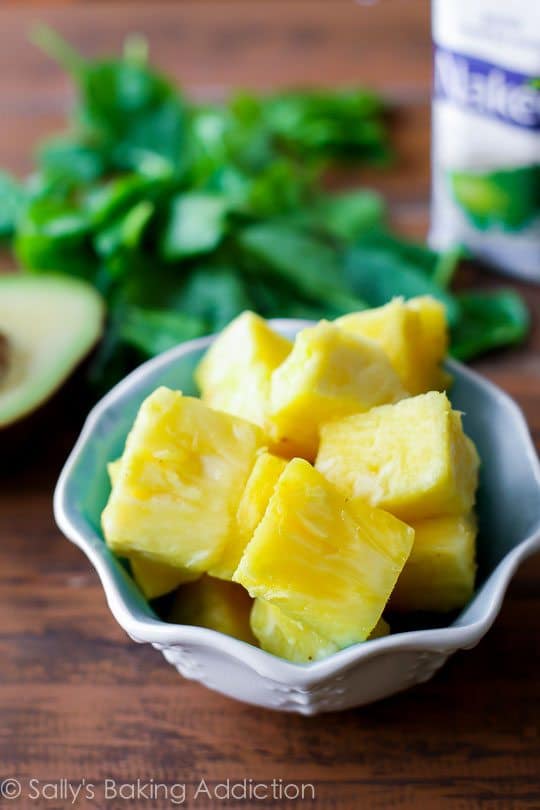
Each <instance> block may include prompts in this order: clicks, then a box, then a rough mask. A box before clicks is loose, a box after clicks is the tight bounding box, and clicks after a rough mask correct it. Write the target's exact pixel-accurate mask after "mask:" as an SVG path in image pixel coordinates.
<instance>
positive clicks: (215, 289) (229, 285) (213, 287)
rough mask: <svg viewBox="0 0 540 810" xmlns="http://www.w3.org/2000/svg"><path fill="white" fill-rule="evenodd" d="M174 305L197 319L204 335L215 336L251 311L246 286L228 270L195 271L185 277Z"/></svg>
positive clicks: (251, 301)
mask: <svg viewBox="0 0 540 810" xmlns="http://www.w3.org/2000/svg"><path fill="white" fill-rule="evenodd" d="M174 302H175V305H176V306H177V307H178V308H179V309H181V310H182V311H184V312H188V313H189V314H190V315H192V316H194V317H197V318H199V319H201V320H202V321H203V322H204V324H205V332H206V333H211V332H219V330H220V329H223V328H224V327H225V326H227V324H228V323H229V322H230V321H231V320H232V319H233V318H235V317H236V316H237V315H239V314H240V313H241V312H243V311H244V310H245V309H251V308H252V307H253V300H252V298H251V297H250V295H249V292H248V290H247V287H246V283H245V281H244V279H243V278H242V276H241V275H240V273H239V272H238V271H237V270H236V269H234V268H232V267H224V266H221V265H217V266H215V267H212V266H207V267H204V266H202V267H197V268H195V269H194V270H193V272H192V273H191V274H190V275H189V276H188V277H187V279H186V281H185V282H184V284H183V286H182V288H181V290H180V292H179V293H178V295H176V296H175V299H174Z"/></svg>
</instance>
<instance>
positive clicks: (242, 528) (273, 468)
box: [209, 452, 287, 579]
mask: <svg viewBox="0 0 540 810" xmlns="http://www.w3.org/2000/svg"><path fill="white" fill-rule="evenodd" d="M286 466H287V462H286V461H285V460H284V459H282V458H279V457H278V456H274V455H272V454H271V453H266V452H263V453H261V454H260V455H259V456H258V457H257V460H256V462H255V465H254V467H253V470H252V471H251V475H250V476H249V478H248V481H247V484H246V487H245V489H244V493H243V495H242V498H241V500H240V505H239V507H238V512H237V514H236V530H235V531H234V532H232V533H231V537H230V539H229V541H228V543H227V546H226V547H225V551H224V553H223V556H222V557H221V559H220V560H219V562H218V563H217V564H216V565H214V567H213V568H211V569H210V571H209V573H210V574H211V575H212V576H214V577H219V578H220V579H232V576H233V574H234V572H235V571H236V568H237V567H238V563H239V562H240V558H241V556H242V554H243V553H244V549H245V547H246V546H247V544H248V543H249V541H250V540H251V538H252V537H253V533H254V532H255V529H256V528H257V526H258V525H259V523H260V522H261V520H262V518H263V515H264V513H265V511H266V507H267V506H268V502H269V500H270V498H271V496H272V493H273V492H274V487H275V485H276V483H277V480H278V478H279V476H280V475H281V473H282V472H283V470H284V469H285V467H286Z"/></svg>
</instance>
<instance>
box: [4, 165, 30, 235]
mask: <svg viewBox="0 0 540 810" xmlns="http://www.w3.org/2000/svg"><path fill="white" fill-rule="evenodd" d="M25 202H26V193H25V190H24V188H23V186H22V185H20V184H19V183H18V182H17V181H16V180H15V178H13V177H11V175H9V174H6V172H0V239H7V238H9V237H11V236H12V235H13V233H14V232H15V229H16V227H17V222H18V220H19V217H20V216H21V214H22V211H23V208H24V205H25Z"/></svg>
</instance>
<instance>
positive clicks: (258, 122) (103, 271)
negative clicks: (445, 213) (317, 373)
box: [0, 28, 528, 389]
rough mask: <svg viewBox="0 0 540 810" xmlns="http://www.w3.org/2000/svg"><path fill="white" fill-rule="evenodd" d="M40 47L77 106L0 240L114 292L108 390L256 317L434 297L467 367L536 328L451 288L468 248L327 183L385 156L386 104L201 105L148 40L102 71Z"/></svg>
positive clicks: (289, 98) (15, 186)
mask: <svg viewBox="0 0 540 810" xmlns="http://www.w3.org/2000/svg"><path fill="white" fill-rule="evenodd" d="M35 39H36V40H37V41H38V44H39V45H40V46H41V47H42V48H43V49H45V50H46V51H47V52H48V53H49V54H50V55H52V56H53V57H54V58H56V59H57V60H58V61H59V62H60V63H61V64H62V65H63V66H64V67H65V68H66V69H67V70H68V71H69V73H70V74H71V76H72V78H73V80H74V82H75V83H76V86H77V90H78V100H77V103H76V106H75V109H74V111H73V115H72V121H71V124H70V127H69V130H68V131H67V133H66V134H65V135H62V136H61V137H57V138H54V139H53V140H50V141H48V142H47V143H45V144H43V145H42V146H41V147H40V148H39V150H38V152H37V156H36V163H37V166H36V171H35V173H34V174H33V175H32V176H31V177H30V178H28V179H27V180H26V181H25V182H23V183H19V182H18V181H16V180H15V179H14V178H12V177H10V176H9V175H7V174H0V237H1V238H3V239H5V240H6V241H8V242H9V244H11V245H12V247H13V250H14V252H15V255H16V257H17V259H18V261H19V262H20V264H21V265H22V266H23V268H25V269H26V270H28V271H31V272H43V271H56V272H59V273H66V274H69V275H76V276H81V277H84V278H86V279H88V280H89V281H90V282H91V283H93V284H94V285H95V286H96V287H97V288H98V289H99V290H100V291H101V292H102V294H103V295H104V296H105V298H106V300H107V303H108V308H109V317H108V325H107V331H106V335H105V339H104V340H103V342H102V344H101V348H100V351H99V353H98V355H97V357H96V358H95V361H94V366H93V371H92V373H93V378H94V381H95V382H96V383H97V384H98V385H99V387H100V388H102V389H104V388H107V387H109V386H110V385H111V384H112V383H114V382H115V381H116V380H117V379H118V378H119V377H120V376H122V375H123V374H124V373H125V372H126V371H127V370H128V369H129V368H130V367H132V366H133V365H134V364H136V363H137V362H138V361H139V360H140V359H141V357H148V356H152V355H154V354H156V353H158V352H161V351H163V350H164V349H167V348H169V347H171V346H174V345H175V344H177V343H178V342H179V341H182V340H185V339H188V338H192V337H196V336H198V335H202V334H207V333H210V332H215V331H218V330H219V329H221V328H222V327H224V326H225V325H226V324H227V323H228V322H229V321H230V320H231V319H232V318H233V317H234V316H235V315H237V314H238V313H239V312H241V311H242V310H244V309H248V308H249V309H253V310H256V311H258V312H260V313H261V314H263V315H265V316H268V317H273V316H280V317H305V318H321V317H330V318H332V317H335V316H338V315H341V314H343V313H346V312H350V311H354V310H359V309H362V308H365V307H370V306H377V305H380V304H383V303H385V302H387V301H389V300H390V299H391V298H392V297H393V296H396V295H399V296H404V297H406V298H407V297H412V296H415V295H423V294H431V295H434V296H435V297H436V298H438V299H440V300H441V301H443V303H444V304H445V306H446V309H447V313H448V318H449V322H450V324H451V329H452V352H453V354H454V355H455V356H457V357H460V358H463V359H467V358H470V357H473V356H474V355H475V354H478V353H479V352H483V351H486V350H488V349H492V348H494V347H496V346H501V345H505V344H509V343H514V342H516V341H519V340H521V339H522V338H523V336H524V335H525V334H526V331H527V323H528V318H527V312H526V310H525V308H524V306H523V304H522V302H521V299H520V298H519V297H518V296H517V295H516V294H515V293H512V292H506V291H503V292H496V293H490V294H487V293H480V292H477V293H474V294H470V293H467V294H454V293H452V292H450V289H449V286H450V283H451V280H452V277H453V274H454V271H455V269H456V266H457V263H458V261H459V252H458V251H451V252H448V253H442V254H439V253H436V252H434V251H432V250H430V249H428V248H427V247H425V246H423V245H419V244H415V243H411V242H408V241H406V240H404V239H402V238H401V237H398V236H396V235H395V234H392V233H391V232H390V231H389V229H388V227H387V225H386V224H385V206H384V204H383V201H382V200H381V198H380V197H379V196H378V195H377V194H376V193H374V192H372V191H369V190H365V189H356V190H351V191H348V192H346V193H340V194H329V193H327V192H326V191H325V190H324V183H323V179H324V178H323V175H324V170H325V168H326V167H327V166H328V164H329V163H330V162H335V161H354V162H355V163H358V162H366V163H369V164H383V163H385V162H387V160H388V157H389V145H388V137H387V131H386V127H385V122H384V113H385V110H384V107H383V103H382V101H381V99H380V98H379V97H378V96H377V95H375V94H373V93H371V92H369V91H366V90H362V89H360V90H343V91H331V92H323V91H320V92H313V91H309V92H308V91H302V92H288V93H280V94H277V95H272V96H268V97H258V96H254V95H248V94H240V95H236V96H233V97H232V98H230V99H229V100H228V101H227V102H225V103H221V104H209V105H200V104H195V103H193V102H191V101H188V100H187V99H186V98H185V97H184V96H183V95H182V94H181V93H180V92H179V91H178V89H177V88H176V87H175V86H174V85H173V84H172V83H171V82H170V81H169V80H168V79H167V78H166V77H164V76H161V75H159V74H158V73H156V72H154V71H153V70H151V69H150V68H149V67H148V64H147V53H146V45H145V43H144V41H143V40H141V39H140V38H137V37H132V38H130V39H129V40H128V41H127V43H126V47H125V50H124V54H123V56H122V58H120V59H106V60H96V61H87V60H86V59H84V58H83V57H81V56H80V55H79V54H78V53H76V52H75V51H74V50H73V49H72V48H71V47H70V46H69V45H68V44H67V43H66V42H64V41H63V40H62V39H60V38H59V37H58V35H57V34H55V33H54V32H52V31H51V30H50V29H45V28H41V29H39V30H38V31H37V32H36V35H35Z"/></svg>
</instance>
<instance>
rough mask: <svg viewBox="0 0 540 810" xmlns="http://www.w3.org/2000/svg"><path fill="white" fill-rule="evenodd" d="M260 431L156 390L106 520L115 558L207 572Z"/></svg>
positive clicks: (136, 429) (135, 431) (228, 527)
mask: <svg viewBox="0 0 540 810" xmlns="http://www.w3.org/2000/svg"><path fill="white" fill-rule="evenodd" d="M263 444H264V437H263V434H262V431H261V430H260V428H258V427H257V426H256V425H252V424H250V423H249V422H246V421H245V420H243V419H239V418H237V417H234V416H230V415H229V414H225V413H221V412H218V411H213V410H211V409H210V408H208V407H207V406H206V405H204V403H202V402H200V400H198V399H193V398H192V397H183V396H182V394H181V393H180V392H178V391H171V390H170V389H168V388H158V389H157V390H156V391H154V393H153V394H151V395H150V396H149V397H148V398H147V399H146V400H145V401H144V402H143V404H142V405H141V408H140V410H139V413H138V414H137V418H136V420H135V424H134V425H133V428H132V430H131V433H130V434H129V436H128V438H127V442H126V448H125V450H124V454H123V456H122V464H121V466H120V469H119V472H118V478H117V480H116V482H115V485H114V486H113V489H112V492H111V495H110V498H109V502H108V504H107V506H106V507H105V510H104V512H103V516H102V524H103V531H104V534H105V539H106V541H107V543H108V545H109V546H110V548H111V549H113V551H115V552H117V553H118V554H121V555H124V556H127V557H130V556H131V555H137V556H139V555H143V556H144V557H146V558H148V559H150V560H152V561H153V562H157V563H162V564H164V565H170V566H173V567H177V568H182V569H184V568H185V569H188V570H189V571H193V572H203V571H206V570H208V568H209V567H211V566H212V565H213V564H214V563H215V562H217V560H218V559H219V558H220V556H221V555H222V554H223V551H224V549H225V546H226V544H227V541H228V540H229V537H230V535H231V532H233V531H235V516H236V511H237V509H238V504H239V502H240V498H241V496H242V492H243V490H244V487H245V484H246V481H247V479H248V476H249V474H250V472H251V469H252V467H253V464H254V463H255V457H256V453H257V451H258V450H259V448H260V447H261V446H262V445H263Z"/></svg>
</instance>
